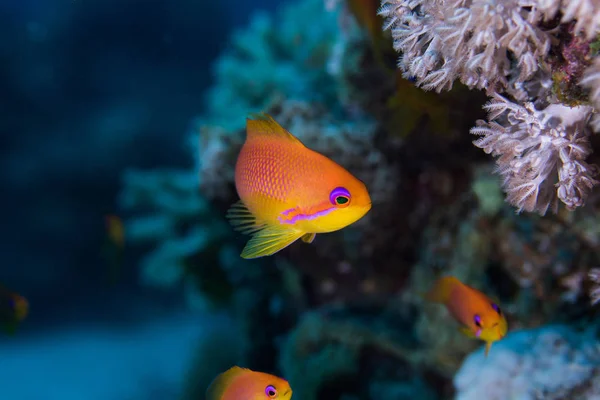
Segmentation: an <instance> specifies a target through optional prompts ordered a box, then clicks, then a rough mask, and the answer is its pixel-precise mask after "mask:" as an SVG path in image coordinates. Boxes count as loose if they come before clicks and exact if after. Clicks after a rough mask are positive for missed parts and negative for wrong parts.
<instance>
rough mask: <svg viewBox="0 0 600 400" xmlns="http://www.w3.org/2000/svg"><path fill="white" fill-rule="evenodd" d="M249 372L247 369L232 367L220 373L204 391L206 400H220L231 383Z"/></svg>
mask: <svg viewBox="0 0 600 400" xmlns="http://www.w3.org/2000/svg"><path fill="white" fill-rule="evenodd" d="M247 372H250V370H249V369H247V368H240V367H238V366H233V367H231V368H229V369H228V370H227V371H225V372H222V373H220V374H219V375H217V377H216V378H215V379H214V380H213V381H212V383H211V384H210V385H209V386H208V388H207V389H206V400H221V397H222V396H223V393H224V392H225V389H227V388H228V387H229V385H231V382H232V381H233V380H234V379H235V378H236V377H238V376H240V375H241V374H244V373H247Z"/></svg>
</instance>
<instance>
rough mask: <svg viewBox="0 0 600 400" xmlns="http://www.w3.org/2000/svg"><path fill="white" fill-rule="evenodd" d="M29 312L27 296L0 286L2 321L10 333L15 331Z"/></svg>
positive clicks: (0, 315) (0, 319) (0, 313)
mask: <svg viewBox="0 0 600 400" xmlns="http://www.w3.org/2000/svg"><path fill="white" fill-rule="evenodd" d="M28 313H29V302H28V301H27V299H25V297H23V296H21V295H19V294H17V293H14V292H12V291H10V290H8V289H6V288H5V287H3V286H0V321H1V323H2V325H4V326H5V328H6V329H7V330H8V332H9V333H14V332H15V330H16V328H17V325H18V324H19V323H20V322H21V321H23V320H24V319H25V318H26V317H27V314H28Z"/></svg>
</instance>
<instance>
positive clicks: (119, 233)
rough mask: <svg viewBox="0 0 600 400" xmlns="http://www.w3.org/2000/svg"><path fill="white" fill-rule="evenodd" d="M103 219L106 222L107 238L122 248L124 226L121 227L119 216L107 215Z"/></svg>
mask: <svg viewBox="0 0 600 400" xmlns="http://www.w3.org/2000/svg"><path fill="white" fill-rule="evenodd" d="M104 221H105V223H106V232H107V233H108V238H109V239H110V240H111V242H113V243H114V244H116V245H117V246H119V247H121V248H122V247H123V245H124V244H125V228H124V227H123V222H122V221H121V218H119V217H117V216H116V215H107V216H106V217H105V218H104Z"/></svg>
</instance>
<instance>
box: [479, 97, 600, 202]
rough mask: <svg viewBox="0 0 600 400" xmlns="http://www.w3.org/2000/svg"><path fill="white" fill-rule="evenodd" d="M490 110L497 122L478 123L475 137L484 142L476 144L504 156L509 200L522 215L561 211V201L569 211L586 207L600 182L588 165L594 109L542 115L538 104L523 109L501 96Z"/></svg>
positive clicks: (556, 109) (560, 109)
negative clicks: (584, 204) (589, 195)
mask: <svg viewBox="0 0 600 400" xmlns="http://www.w3.org/2000/svg"><path fill="white" fill-rule="evenodd" d="M484 107H485V109H487V110H488V111H489V112H490V116H489V119H490V121H491V122H489V123H487V122H484V121H481V120H480V121H477V126H476V127H475V128H473V129H472V130H471V133H473V134H476V135H480V136H482V137H481V138H480V139H478V140H476V141H475V142H474V144H475V146H477V147H480V148H482V149H483V150H484V151H485V152H486V153H488V154H490V153H491V154H492V155H493V156H499V158H498V161H497V164H498V168H497V170H498V172H499V173H500V175H501V176H502V177H503V186H504V190H505V191H506V192H507V200H508V201H509V202H510V203H512V204H514V205H515V206H517V207H518V211H519V212H520V211H522V210H525V211H529V212H531V211H537V212H539V213H540V214H545V213H546V211H547V209H548V208H551V209H553V210H554V211H555V212H556V209H557V207H558V203H557V199H560V200H561V201H562V202H563V203H565V204H566V205H567V207H568V208H569V209H574V208H576V207H579V206H581V205H583V203H584V201H585V198H586V197H587V195H588V193H589V192H590V190H591V189H592V187H593V186H594V185H596V184H597V183H598V181H596V180H595V179H594V177H595V176H597V174H598V171H597V167H596V166H594V165H589V164H588V163H586V162H585V159H586V158H587V156H588V155H589V154H590V153H591V151H592V150H591V148H590V143H589V139H588V135H589V134H590V131H589V128H588V127H587V122H588V120H589V118H590V115H591V112H592V108H591V107H589V106H578V107H573V108H570V107H566V106H563V105H560V104H552V105H549V106H548V107H546V108H545V109H543V110H541V111H537V110H536V109H535V107H534V105H533V103H525V105H523V106H520V105H517V104H515V103H512V102H510V101H508V100H507V99H506V98H504V97H502V96H500V95H498V94H495V95H493V97H492V101H490V102H489V103H488V104H486V105H485V106H484ZM557 181H558V183H557Z"/></svg>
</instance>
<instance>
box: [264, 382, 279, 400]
mask: <svg viewBox="0 0 600 400" xmlns="http://www.w3.org/2000/svg"><path fill="white" fill-rule="evenodd" d="M265 394H266V395H267V396H269V397H270V398H272V399H273V398H275V396H277V389H275V386H273V385H269V386H267V387H266V388H265Z"/></svg>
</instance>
